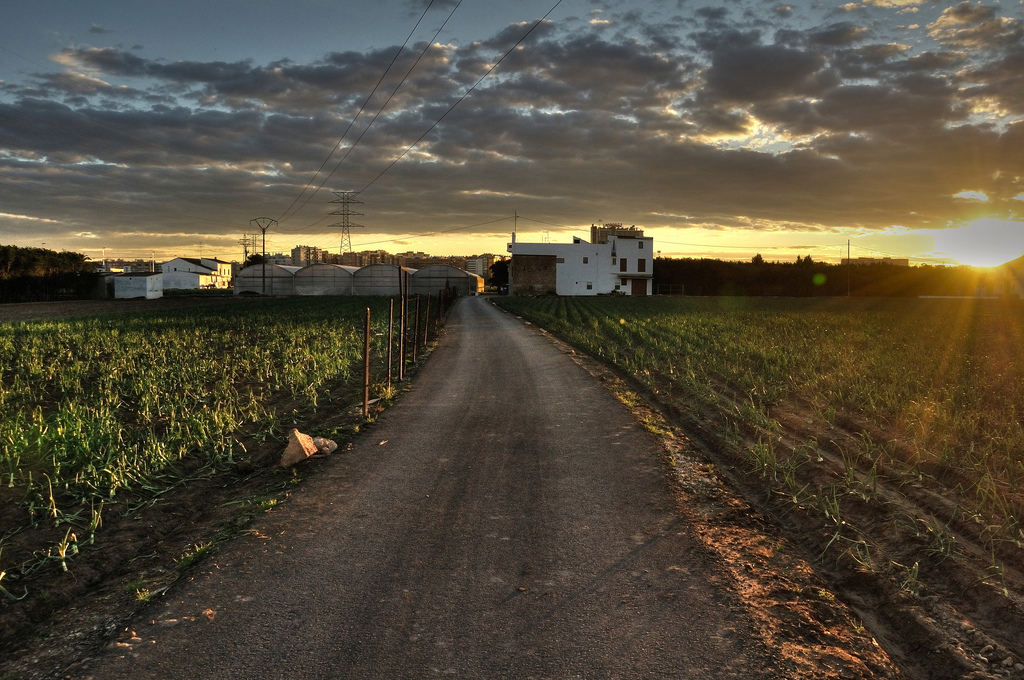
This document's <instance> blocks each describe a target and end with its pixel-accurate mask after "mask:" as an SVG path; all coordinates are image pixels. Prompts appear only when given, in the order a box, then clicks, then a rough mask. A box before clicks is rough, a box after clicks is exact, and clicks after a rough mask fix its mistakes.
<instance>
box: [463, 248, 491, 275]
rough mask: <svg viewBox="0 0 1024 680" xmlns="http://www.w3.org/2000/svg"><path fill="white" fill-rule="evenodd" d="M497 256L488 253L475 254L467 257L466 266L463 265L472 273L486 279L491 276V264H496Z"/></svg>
mask: <svg viewBox="0 0 1024 680" xmlns="http://www.w3.org/2000/svg"><path fill="white" fill-rule="evenodd" d="M494 259H495V256H494V255H492V254H490V253H487V254H485V255H473V256H470V257H467V258H466V266H465V267H463V269H465V270H466V271H467V272H469V273H470V274H476V275H477V276H479V277H481V278H482V279H484V280H485V281H486V280H487V279H489V278H491V265H492V264H494Z"/></svg>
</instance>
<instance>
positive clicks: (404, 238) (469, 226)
mask: <svg viewBox="0 0 1024 680" xmlns="http://www.w3.org/2000/svg"><path fill="white" fill-rule="evenodd" d="M511 219H512V218H511V217H499V218H498V219H495V220H490V221H489V222H480V223H478V224H467V225H465V226H462V227H453V228H451V229H441V230H439V231H431V232H428V233H426V234H414V235H411V236H399V237H398V238H392V239H386V240H383V241H370V242H369V243H358V244H356V245H358V246H359V247H360V248H362V247H365V246H375V245H378V244H380V243H394V242H395V241H412V240H414V239H418V238H425V237H427V236H437V235H438V234H450V233H451V232H453V231H462V230H463V229H474V228H476V227H486V226H487V225H489V224H497V223H498V222H505V221H508V220H511ZM353 247H354V246H353Z"/></svg>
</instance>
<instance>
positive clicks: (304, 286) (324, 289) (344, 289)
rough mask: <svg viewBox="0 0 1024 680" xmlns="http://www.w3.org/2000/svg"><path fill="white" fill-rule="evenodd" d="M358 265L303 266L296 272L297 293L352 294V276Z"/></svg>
mask: <svg viewBox="0 0 1024 680" xmlns="http://www.w3.org/2000/svg"><path fill="white" fill-rule="evenodd" d="M357 271H359V268H358V267H345V266H343V265H340V264H326V263H323V262H321V263H317V264H311V265H307V266H305V267H303V268H302V269H300V270H299V271H298V273H296V274H295V294H296V295H351V294H352V277H353V276H354V275H355V273H356V272H357Z"/></svg>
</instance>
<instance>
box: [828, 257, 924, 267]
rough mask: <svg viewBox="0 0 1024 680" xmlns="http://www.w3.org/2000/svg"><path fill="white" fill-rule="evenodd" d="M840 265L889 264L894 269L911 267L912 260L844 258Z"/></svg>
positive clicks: (898, 258) (896, 258)
mask: <svg viewBox="0 0 1024 680" xmlns="http://www.w3.org/2000/svg"><path fill="white" fill-rule="evenodd" d="M840 264H888V265H892V266H894V267H909V266H910V260H909V259H907V258H905V257H904V258H901V257H854V258H845V257H844V258H843V259H842V260H841V261H840Z"/></svg>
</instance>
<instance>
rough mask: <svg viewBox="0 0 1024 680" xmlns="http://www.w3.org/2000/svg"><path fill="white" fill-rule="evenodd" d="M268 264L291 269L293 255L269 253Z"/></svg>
mask: <svg viewBox="0 0 1024 680" xmlns="http://www.w3.org/2000/svg"><path fill="white" fill-rule="evenodd" d="M267 264H276V265H280V266H283V267H291V266H293V265H292V256H291V253H287V254H286V253H267Z"/></svg>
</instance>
